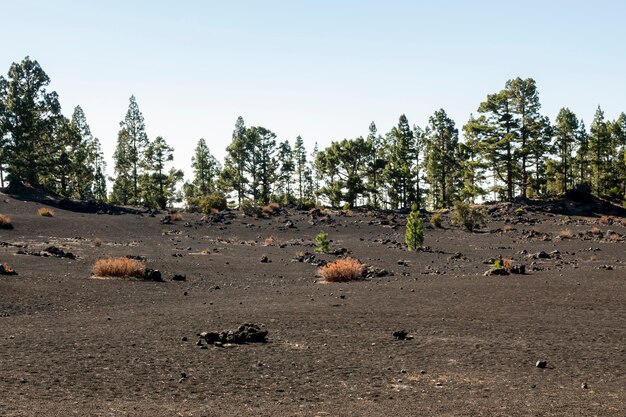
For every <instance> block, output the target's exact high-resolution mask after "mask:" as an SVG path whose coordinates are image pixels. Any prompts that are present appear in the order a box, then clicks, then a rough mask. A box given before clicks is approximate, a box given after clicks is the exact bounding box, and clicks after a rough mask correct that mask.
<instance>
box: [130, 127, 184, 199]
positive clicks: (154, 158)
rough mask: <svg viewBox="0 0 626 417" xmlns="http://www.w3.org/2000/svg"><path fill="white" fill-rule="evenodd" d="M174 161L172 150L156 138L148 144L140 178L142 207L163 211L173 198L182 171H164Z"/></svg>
mask: <svg viewBox="0 0 626 417" xmlns="http://www.w3.org/2000/svg"><path fill="white" fill-rule="evenodd" d="M173 160H174V148H172V147H171V146H169V145H168V144H167V142H165V139H163V138H162V137H161V136H157V138H156V139H155V140H154V142H152V143H149V144H148V146H147V148H146V150H145V153H144V157H143V158H142V168H143V173H142V175H141V177H140V185H141V187H140V189H141V193H142V195H141V197H142V201H143V203H144V205H146V206H147V207H152V208H156V207H158V208H160V209H162V210H163V209H165V208H166V207H167V204H168V202H169V201H170V200H171V199H172V198H173V197H174V196H175V192H176V184H177V183H178V182H179V181H180V180H182V177H183V173H182V171H179V170H176V169H173V168H172V169H170V170H169V172H168V171H167V170H166V164H167V163H168V162H171V161H173Z"/></svg>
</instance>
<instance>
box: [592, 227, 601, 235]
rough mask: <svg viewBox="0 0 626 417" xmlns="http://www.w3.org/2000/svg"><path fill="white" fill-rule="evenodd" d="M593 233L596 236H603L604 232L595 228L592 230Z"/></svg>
mask: <svg viewBox="0 0 626 417" xmlns="http://www.w3.org/2000/svg"><path fill="white" fill-rule="evenodd" d="M591 233H592V234H594V235H601V234H602V230H600V228H599V227H595V226H594V227H592V228H591Z"/></svg>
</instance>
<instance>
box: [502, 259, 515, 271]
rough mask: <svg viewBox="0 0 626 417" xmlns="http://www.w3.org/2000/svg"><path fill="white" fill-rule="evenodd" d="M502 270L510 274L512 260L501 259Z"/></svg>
mask: <svg viewBox="0 0 626 417" xmlns="http://www.w3.org/2000/svg"><path fill="white" fill-rule="evenodd" d="M502 268H504V270H505V271H507V272H508V273H511V269H513V260H512V259H509V258H502Z"/></svg>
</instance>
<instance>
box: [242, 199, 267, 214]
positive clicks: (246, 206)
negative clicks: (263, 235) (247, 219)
mask: <svg viewBox="0 0 626 417" xmlns="http://www.w3.org/2000/svg"><path fill="white" fill-rule="evenodd" d="M240 209H241V211H243V214H245V215H246V216H254V217H259V216H260V215H261V214H263V210H262V209H261V207H259V206H257V205H256V204H255V202H254V201H252V200H244V201H242V202H241V206H240Z"/></svg>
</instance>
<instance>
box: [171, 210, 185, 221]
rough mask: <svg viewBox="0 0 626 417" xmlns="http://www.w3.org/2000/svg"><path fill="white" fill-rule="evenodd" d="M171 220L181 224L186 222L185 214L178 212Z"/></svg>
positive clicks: (173, 214)
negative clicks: (183, 221)
mask: <svg viewBox="0 0 626 417" xmlns="http://www.w3.org/2000/svg"><path fill="white" fill-rule="evenodd" d="M170 218H171V220H172V221H173V222H179V221H182V220H184V218H183V214H182V213H181V212H180V211H176V212H174V213H172V215H171V216H170Z"/></svg>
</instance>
